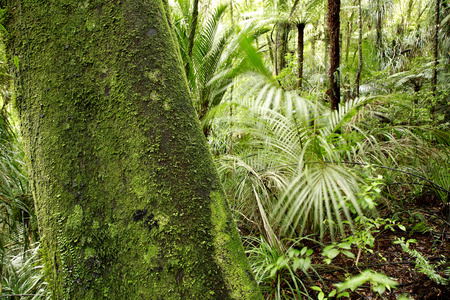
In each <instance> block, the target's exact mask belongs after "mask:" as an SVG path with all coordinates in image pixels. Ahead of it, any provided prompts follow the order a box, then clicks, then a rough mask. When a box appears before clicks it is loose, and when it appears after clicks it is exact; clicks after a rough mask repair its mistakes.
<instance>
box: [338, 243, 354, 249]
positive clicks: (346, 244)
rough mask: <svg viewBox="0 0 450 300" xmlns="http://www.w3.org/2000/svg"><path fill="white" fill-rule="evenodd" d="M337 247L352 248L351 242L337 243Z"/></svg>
mask: <svg viewBox="0 0 450 300" xmlns="http://www.w3.org/2000/svg"><path fill="white" fill-rule="evenodd" d="M338 247H339V248H341V249H346V250H350V249H351V248H352V244H351V243H339V244H338Z"/></svg>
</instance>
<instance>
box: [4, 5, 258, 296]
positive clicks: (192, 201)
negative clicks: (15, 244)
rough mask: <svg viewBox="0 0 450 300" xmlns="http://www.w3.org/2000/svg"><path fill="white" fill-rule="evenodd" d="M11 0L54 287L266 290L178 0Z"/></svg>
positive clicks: (25, 124)
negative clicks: (212, 145)
mask: <svg viewBox="0 0 450 300" xmlns="http://www.w3.org/2000/svg"><path fill="white" fill-rule="evenodd" d="M6 2H7V5H8V7H9V10H8V12H9V15H8V18H6V19H7V20H9V23H8V24H7V26H6V28H7V30H8V32H9V40H8V41H7V49H8V53H9V54H8V55H9V57H10V60H11V61H13V58H15V59H14V61H15V62H16V63H15V64H11V66H12V67H11V69H12V70H13V69H14V70H15V71H14V73H15V74H14V75H15V79H16V84H15V86H16V91H15V93H16V99H17V100H16V106H17V109H18V113H19V117H20V120H21V127H22V133H23V139H24V142H25V149H26V153H27V156H28V165H29V171H30V178H31V179H32V186H33V194H34V197H35V205H36V212H37V215H38V220H39V227H40V233H41V236H42V247H43V256H44V259H45V263H46V268H47V272H46V273H47V275H48V278H47V280H48V281H49V283H50V287H51V290H52V294H53V296H52V299H121V300H122V299H262V297H261V294H260V291H259V289H258V287H257V285H256V283H255V281H254V279H253V277H252V275H251V271H250V268H249V264H248V262H247V261H246V257H245V254H244V251H243V247H242V245H241V242H240V239H239V235H238V233H237V230H236V227H235V223H234V221H233V218H232V216H231V212H230V210H229V208H228V206H227V200H226V198H225V196H224V192H223V190H222V187H221V184H220V181H219V178H218V175H217V173H216V171H215V170H214V164H213V161H212V158H211V155H210V154H209V150H208V147H207V144H206V140H205V137H204V136H203V134H202V131H201V128H200V124H199V122H198V120H197V117H196V113H195V110H194V109H193V106H192V103H191V99H190V97H189V90H188V87H187V82H186V76H185V75H184V72H183V66H182V62H181V58H180V55H179V50H178V47H177V45H176V43H175V37H174V34H173V32H172V25H171V24H170V18H169V15H168V11H169V10H168V8H169V7H168V4H167V2H166V1H160V0H148V1H145V0H143V1H130V0H124V1H88V2H79V1H69V0H60V1H31V0H30V1H26V0H21V1H18V0H9V1H6ZM16 57H17V58H18V59H16ZM14 65H16V66H14ZM19 68H20V71H19V70H18V69H19Z"/></svg>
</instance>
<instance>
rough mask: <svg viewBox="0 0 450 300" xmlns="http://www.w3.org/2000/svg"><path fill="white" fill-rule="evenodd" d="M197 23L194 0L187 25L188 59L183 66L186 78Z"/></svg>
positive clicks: (195, 2)
mask: <svg viewBox="0 0 450 300" xmlns="http://www.w3.org/2000/svg"><path fill="white" fill-rule="evenodd" d="M197 22H198V0H194V4H193V7H192V20H191V24H190V25H189V37H188V49H187V50H188V57H187V62H186V66H185V72H186V76H188V75H189V70H190V63H189V61H190V60H191V59H192V49H194V39H195V32H196V30H197Z"/></svg>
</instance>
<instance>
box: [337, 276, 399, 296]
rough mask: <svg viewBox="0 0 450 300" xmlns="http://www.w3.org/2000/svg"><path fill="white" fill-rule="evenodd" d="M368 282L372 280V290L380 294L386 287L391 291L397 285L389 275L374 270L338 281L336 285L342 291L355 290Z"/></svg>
mask: <svg viewBox="0 0 450 300" xmlns="http://www.w3.org/2000/svg"><path fill="white" fill-rule="evenodd" d="M366 282H370V284H371V287H372V290H373V291H374V292H377V293H379V294H380V295H382V294H383V293H384V292H385V291H386V289H387V290H389V291H390V290H391V288H395V287H396V286H397V282H395V281H394V280H392V279H390V278H389V277H388V276H386V275H384V274H381V273H376V272H374V271H372V270H365V271H363V272H362V273H361V274H358V275H356V276H353V277H350V278H348V279H347V280H346V281H344V282H342V283H337V284H336V287H337V291H338V292H342V291H344V290H346V289H350V290H352V291H354V290H356V289H357V288H358V287H360V286H362V285H363V284H364V283H366Z"/></svg>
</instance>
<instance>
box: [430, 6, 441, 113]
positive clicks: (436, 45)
mask: <svg viewBox="0 0 450 300" xmlns="http://www.w3.org/2000/svg"><path fill="white" fill-rule="evenodd" d="M439 7H440V0H436V1H435V14H436V15H435V23H434V37H433V60H434V62H433V77H432V78H431V91H432V93H433V97H436V85H437V67H438V58H439V11H440V9H439ZM433 110H434V105H432V111H433Z"/></svg>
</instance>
